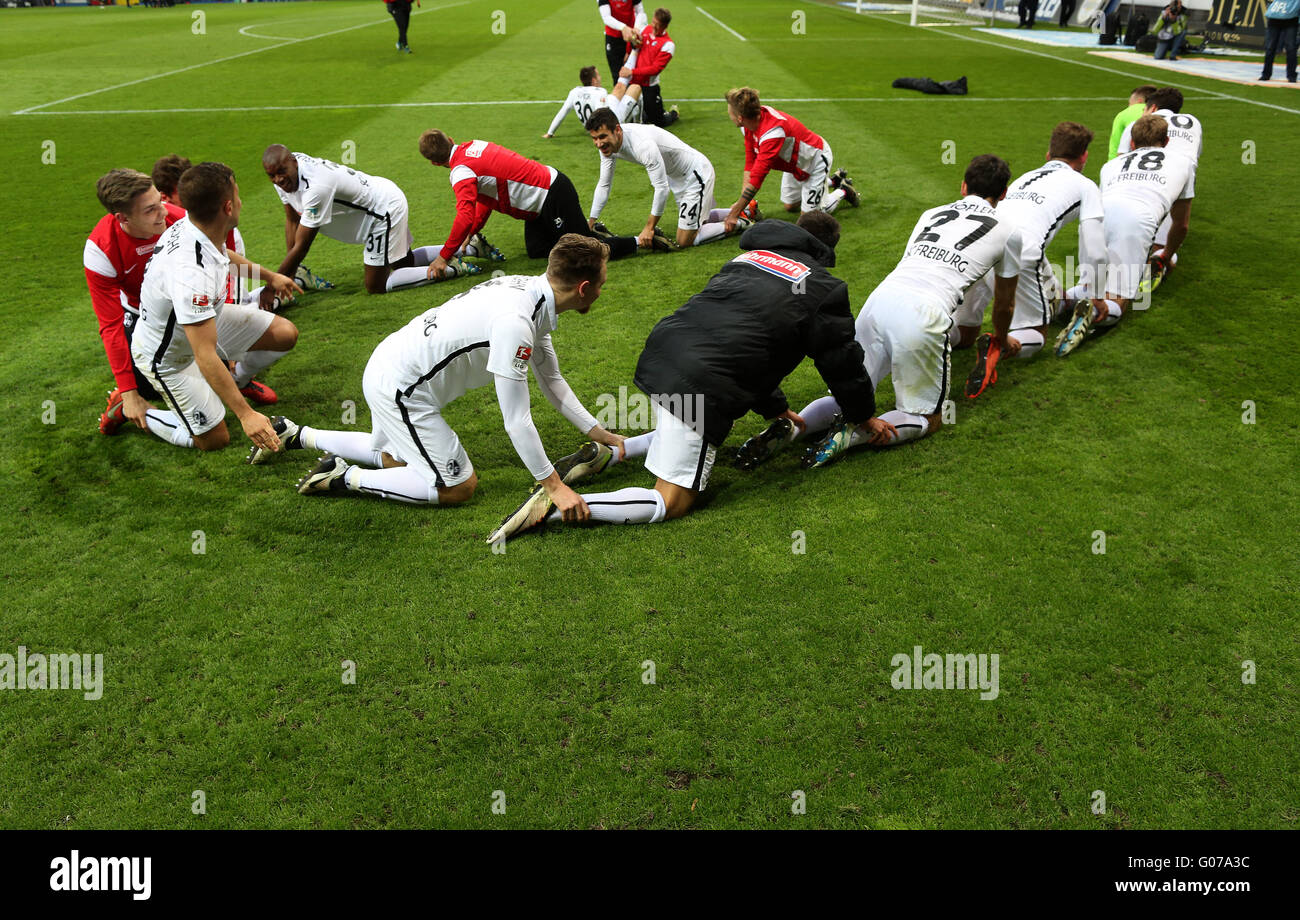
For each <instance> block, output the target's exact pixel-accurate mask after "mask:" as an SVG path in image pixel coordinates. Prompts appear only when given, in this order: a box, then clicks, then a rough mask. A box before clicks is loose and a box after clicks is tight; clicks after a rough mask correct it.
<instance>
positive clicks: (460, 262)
mask: <svg viewBox="0 0 1300 920" xmlns="http://www.w3.org/2000/svg"><path fill="white" fill-rule="evenodd" d="M482 271H483V269H482V268H481V267H480V266H478V265H475V264H474V263H473V262H466V261H465V260H464V259H461V258H459V257H453V258H452V259H451V261H450V262H448V263H447V267H446V268H444V269H443V270H442V278H443V280H444V281H446V280H448V279H449V278H459V277H461V276H462V275H477V274H480V273H481V272H482Z"/></svg>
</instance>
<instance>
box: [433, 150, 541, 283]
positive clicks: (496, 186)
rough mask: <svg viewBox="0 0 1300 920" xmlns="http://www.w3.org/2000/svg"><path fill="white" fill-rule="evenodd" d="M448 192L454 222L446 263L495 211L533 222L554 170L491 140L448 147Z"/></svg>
mask: <svg viewBox="0 0 1300 920" xmlns="http://www.w3.org/2000/svg"><path fill="white" fill-rule="evenodd" d="M447 165H448V166H450V167H451V187H452V189H453V190H454V191H455V192H456V220H455V222H454V223H453V224H452V226H451V233H450V234H448V236H447V244H446V245H445V246H443V247H442V251H441V253H440V254H441V255H442V257H443V258H444V259H450V258H451V257H452V256H454V255H455V254H456V250H458V249H460V247H461V244H462V243H464V242H465V240H466V239H468V238H469V237H470V236H471V235H473V234H475V233H477V232H478V231H479V230H481V229H483V225H484V224H485V223H487V219H488V216H489V215H490V214H491V212H493V211H500V212H501V213H502V214H509V215H510V216H511V217H516V218H518V219H519V220H532V219H533V218H534V217H536V216H537V212H539V211H540V210H541V209H542V202H544V201H545V200H546V194H547V193H548V192H549V191H550V190H551V183H552V182H553V181H555V175H556V173H555V169H554V168H552V167H550V166H547V165H545V164H543V163H538V162H537V161H536V160H530V159H528V158H527V157H524V156H520V155H519V154H517V153H515V152H514V151H513V150H510V149H509V148H507V147H502V146H501V145H500V144H493V143H491V142H489V141H471V142H470V143H468V144H457V145H456V146H455V147H452V148H451V157H450V158H449V160H448V161H447Z"/></svg>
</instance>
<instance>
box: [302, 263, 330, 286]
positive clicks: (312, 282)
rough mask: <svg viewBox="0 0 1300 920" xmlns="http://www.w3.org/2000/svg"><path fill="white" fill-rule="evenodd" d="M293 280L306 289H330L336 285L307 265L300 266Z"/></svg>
mask: <svg viewBox="0 0 1300 920" xmlns="http://www.w3.org/2000/svg"><path fill="white" fill-rule="evenodd" d="M293 280H294V283H295V284H297V285H298V287H300V288H302V289H303V290H304V291H328V290H331V289H332V288H333V287H334V282H332V281H326V280H325V279H324V278H322V277H321V276H320V275H318V274H316V273H315V272H313V271H312V270H311V269H310V268H308V267H307V266H306V265H299V266H298V270H297V271H296V272H294V275H293Z"/></svg>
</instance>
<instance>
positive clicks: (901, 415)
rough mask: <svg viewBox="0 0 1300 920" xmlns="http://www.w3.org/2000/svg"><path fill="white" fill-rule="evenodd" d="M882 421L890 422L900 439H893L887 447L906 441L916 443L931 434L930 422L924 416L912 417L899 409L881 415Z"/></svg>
mask: <svg viewBox="0 0 1300 920" xmlns="http://www.w3.org/2000/svg"><path fill="white" fill-rule="evenodd" d="M880 420H881V421H882V422H889V424H891V425H893V426H894V428H895V429H896V430H897V431H898V437H896V438H891V439H890V441H889V443H888V444H886V445H885V446H886V447H892V446H893V445H895V444H902V443H903V442H904V441H914V440H916V439H917V438H923V437H925V436H926V435H927V434H929V433H930V422H929V420H928V419H926V417H925V416H923V415H911V414H910V413H907V412H900V411H898V410H897V409H890V410H889V411H888V412H882V413H881V415H880Z"/></svg>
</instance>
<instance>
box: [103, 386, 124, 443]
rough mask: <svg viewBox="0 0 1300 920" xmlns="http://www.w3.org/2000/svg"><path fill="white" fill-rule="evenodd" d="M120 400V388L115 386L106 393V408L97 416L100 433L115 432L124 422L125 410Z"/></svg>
mask: <svg viewBox="0 0 1300 920" xmlns="http://www.w3.org/2000/svg"><path fill="white" fill-rule="evenodd" d="M124 410H125V407H124V404H123V401H122V388H121V387H116V388H114V389H113V392H111V393H109V394H108V408H106V409H105V410H104V411H103V413H101V414H100V416H99V433H100V434H117V429H119V428H121V427H122V425H123V424H124V423H125V422H126V412H125V411H124Z"/></svg>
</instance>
